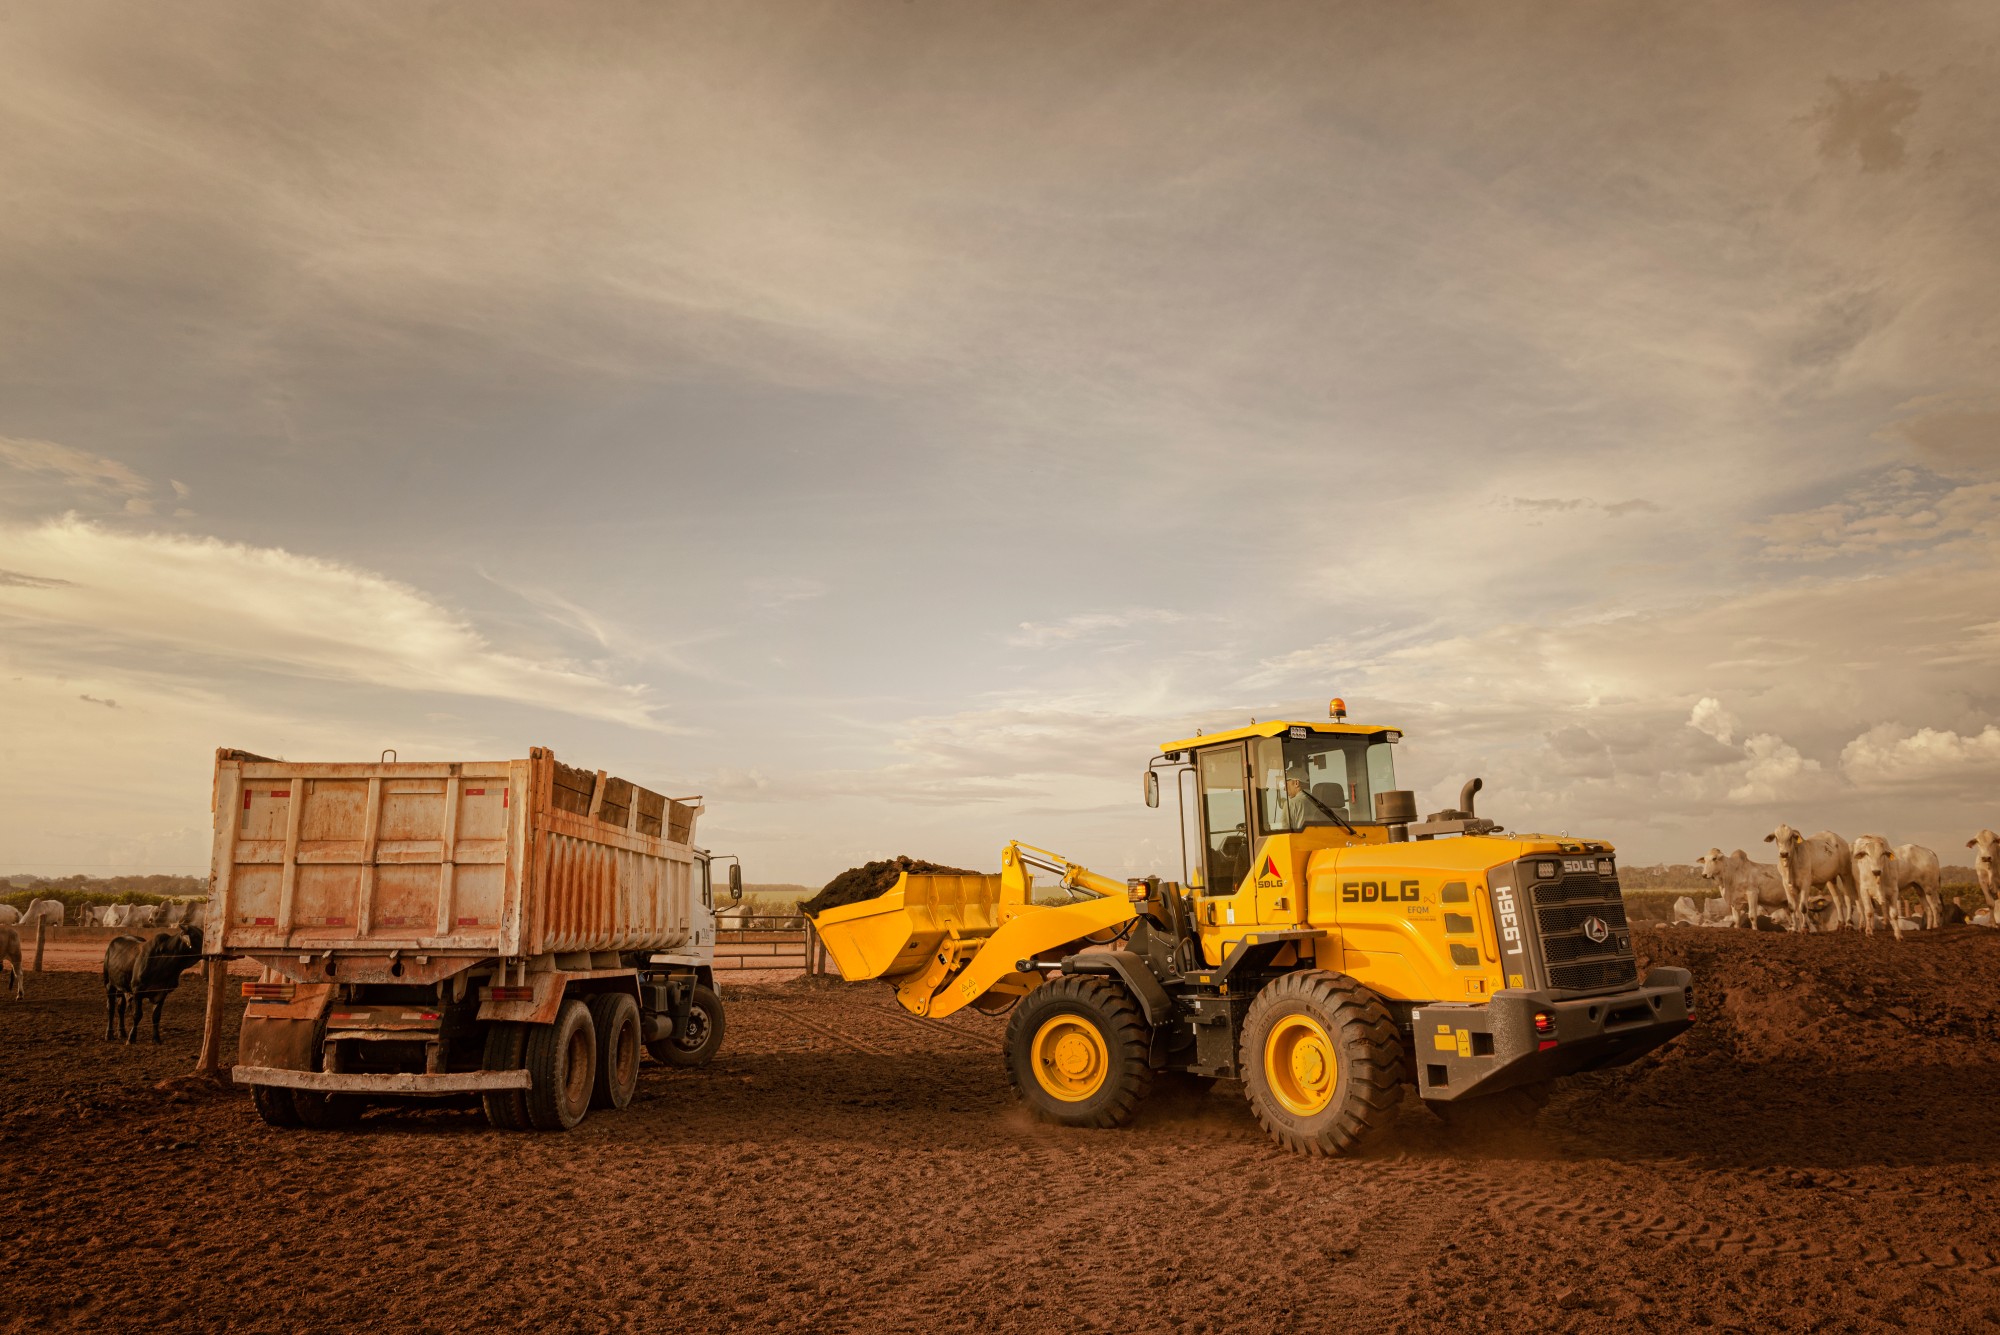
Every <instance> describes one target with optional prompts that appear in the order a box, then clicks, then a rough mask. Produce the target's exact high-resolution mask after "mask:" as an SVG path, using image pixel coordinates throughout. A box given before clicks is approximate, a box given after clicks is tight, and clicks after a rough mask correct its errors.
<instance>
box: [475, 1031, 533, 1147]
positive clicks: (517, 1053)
mask: <svg viewBox="0 0 2000 1335" xmlns="http://www.w3.org/2000/svg"><path fill="white" fill-rule="evenodd" d="M527 1064H528V1027H527V1026H526V1025H524V1024H516V1023H514V1022H512V1021H508V1020H497V1021H494V1022H493V1023H491V1024H488V1025H487V1026H486V1048H485V1053H484V1055H483V1057H482V1059H481V1060H480V1063H479V1065H480V1069H481V1070H486V1071H518V1070H520V1069H521V1068H522V1067H524V1066H526V1065H527ZM479 1106H480V1108H481V1109H482V1110H483V1111H484V1112H485V1113H486V1124H487V1125H488V1126H490V1127H492V1128H493V1129H494V1130H496V1131H526V1130H527V1129H528V1091H527V1090H525V1089H490V1090H487V1091H486V1092H484V1093H482V1094H481V1095H480V1096H479Z"/></svg>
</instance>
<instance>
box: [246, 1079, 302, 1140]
mask: <svg viewBox="0 0 2000 1335" xmlns="http://www.w3.org/2000/svg"><path fill="white" fill-rule="evenodd" d="M250 1102H252V1103H253V1104H255V1105H256V1106H257V1115H258V1116H259V1117H261V1118H263V1119H264V1125H265V1126H275V1127H280V1128H283V1129H285V1130H290V1129H291V1128H293V1127H296V1126H298V1125H299V1110H298V1107H297V1106H296V1105H295V1104H293V1102H292V1091H291V1090H289V1089H287V1088H286V1087H285V1086H283V1085H252V1086H250Z"/></svg>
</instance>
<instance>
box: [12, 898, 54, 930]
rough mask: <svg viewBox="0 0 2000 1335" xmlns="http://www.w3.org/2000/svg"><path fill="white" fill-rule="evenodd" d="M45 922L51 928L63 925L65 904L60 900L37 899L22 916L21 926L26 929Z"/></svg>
mask: <svg viewBox="0 0 2000 1335" xmlns="http://www.w3.org/2000/svg"><path fill="white" fill-rule="evenodd" d="M44 922H45V923H47V924H48V925H49V926H51V927H60V926H62V925H63V902H62V901H61V900H60V899H37V900H35V901H34V902H32V903H30V904H29V905H28V911H27V912H26V913H23V914H22V915H21V926H22V927H24V928H26V927H33V926H34V925H35V924H37V923H44Z"/></svg>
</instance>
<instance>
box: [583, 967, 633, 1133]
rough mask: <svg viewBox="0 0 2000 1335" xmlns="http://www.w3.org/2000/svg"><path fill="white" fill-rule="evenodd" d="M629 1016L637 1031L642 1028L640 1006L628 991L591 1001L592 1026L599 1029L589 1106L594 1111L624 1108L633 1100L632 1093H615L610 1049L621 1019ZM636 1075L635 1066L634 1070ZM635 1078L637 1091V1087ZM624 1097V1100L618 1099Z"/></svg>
mask: <svg viewBox="0 0 2000 1335" xmlns="http://www.w3.org/2000/svg"><path fill="white" fill-rule="evenodd" d="M627 1012H629V1013H630V1016H631V1018H630V1020H629V1021H625V1022H626V1023H629V1024H630V1025H631V1026H632V1028H633V1030H634V1031H635V1032H636V1031H637V1030H638V1028H639V1003H638V1002H636V1001H634V1000H633V999H632V997H631V994H630V993H627V992H600V993H598V994H597V995H596V996H594V997H592V998H591V999H590V1023H591V1025H592V1026H593V1027H594V1028H595V1029H596V1030H597V1071H596V1073H595V1075H594V1077H593V1078H592V1080H591V1084H590V1106H591V1107H593V1108H623V1107H625V1106H626V1105H627V1104H629V1103H631V1101H632V1094H633V1092H634V1091H633V1090H630V1089H628V1090H623V1091H620V1090H616V1089H613V1088H612V1085H611V1082H612V1080H613V1079H614V1078H615V1076H614V1075H613V1072H612V1063H611V1056H612V1052H611V1048H612V1043H613V1041H614V1040H615V1039H616V1037H617V1026H618V1024H619V1023H620V1020H621V1018H622V1017H623V1016H624V1015H625V1014H626V1013H627ZM633 1073H634V1076H635V1077H636V1075H637V1067H636V1065H635V1066H634V1068H633ZM637 1083H638V1082H637V1080H636V1078H635V1079H634V1082H633V1084H634V1088H635V1089H636V1087H637ZM621 1092H622V1093H623V1094H624V1098H623V1099H622V1100H621V1099H620V1098H619V1097H618V1096H619V1094H620V1093H621Z"/></svg>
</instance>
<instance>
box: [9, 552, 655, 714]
mask: <svg viewBox="0 0 2000 1335" xmlns="http://www.w3.org/2000/svg"><path fill="white" fill-rule="evenodd" d="M0 559H5V560H7V561H9V562H14V563H18V564H20V565H25V566H29V567H31V568H34V569H37V570H42V571H50V572H59V573H57V574H56V575H55V578H56V579H58V580H59V581H60V582H59V583H58V584H55V585H53V586H44V587H31V588H22V587H20V586H8V587H0V619H5V621H7V622H8V623H10V638H11V639H12V640H13V641H14V646H15V648H16V650H17V651H23V645H24V644H25V643H26V642H27V641H29V640H30V639H32V638H33V637H35V636H36V634H37V633H38V632H41V633H45V634H44V636H43V643H45V644H46V643H49V637H50V636H53V637H55V639H57V640H60V639H61V638H62V637H64V636H67V635H70V634H71V633H73V632H87V633H88V636H89V640H90V642H91V643H93V644H96V645H98V646H101V648H100V649H99V651H98V652H99V653H100V654H102V655H105V656H112V657H119V656H122V657H124V658H125V659H126V660H128V661H129V660H131V659H133V658H135V657H140V658H143V657H144V656H146V655H148V654H151V653H154V652H156V651H157V650H159V649H162V648H166V649H171V650H172V651H173V652H174V653H176V654H179V655H183V656H185V657H186V658H188V659H190V660H192V661H195V662H217V661H220V662H226V663H229V664H232V665H234V666H235V667H237V668H239V669H261V670H264V671H271V672H280V673H285V674H289V675H294V676H307V677H320V678H326V679H330V680H340V681H351V682H359V683H365V684H368V685H372V686H376V687H382V688H387V689H391V690H400V691H436V692H442V693H445V694H454V695H467V696H483V697H489V698H494V699H502V700H512V701H517V702H521V703H526V704H535V705H539V706H542V707H545V708H549V709H554V710H559V711H564V712H569V713H576V714H583V715H587V716H591V717H597V718H604V719H611V720H615V721H617V722H621V723H625V724H628V725H632V726H637V727H645V728H658V727H661V726H662V725H661V723H660V722H659V720H658V719H657V718H656V717H655V713H654V710H653V708H652V707H651V706H650V705H649V704H648V702H647V698H646V697H647V692H646V690H645V689H644V688H643V687H640V686H636V685H624V684H619V683H616V682H613V681H610V680H606V679H604V678H601V677H598V676H595V675H593V674H592V673H590V672H589V671H587V670H584V669H581V668H578V667H576V666H574V665H571V664H567V663H561V662H541V661H534V660H529V659H524V658H521V657H519V656H517V655H514V654H511V653H509V652H507V651H506V650H505V649H504V648H501V647H500V646H497V645H494V644H492V643H489V642H488V641H487V639H486V638H485V637H484V636H483V635H481V634H480V633H479V632H478V631H477V630H475V629H474V628H473V627H472V626H471V625H470V624H468V623H467V622H466V621H465V620H464V619H463V618H462V617H460V616H459V615H457V614H455V613H453V612H451V611H449V610H448V609H446V608H444V607H442V606H440V605H439V604H438V603H437V602H435V601H433V600H432V599H430V598H429V597H427V596H426V595H424V594H423V593H421V592H420V591H418V590H416V589H414V588H412V587H410V586H409V585H406V584H402V583H399V582H397V581H395V580H391V579H388V578H385V577H384V576H382V575H379V574H376V573H375V572H373V571H369V570H366V569H362V568H360V567H356V566H352V565H348V564H345V563H342V562H338V561H327V560H321V559H318V558H314V557H308V556H301V555H297V554H295V553H292V552H288V551H285V550H283V549H282V548H272V547H251V546H246V545H243V544H239V543H228V542H222V541H218V540H216V539H213V538H189V537H180V536H173V535H165V534H158V533H125V532H114V531H112V530H110V529H106V528H103V527H100V526H98V525H95V524H92V523H89V522H87V521H85V520H82V519H79V518H76V517H75V516H70V517H67V518H64V519H60V520H52V521H50V522H47V523H44V524H41V525H39V526H35V527H16V526H0ZM72 652H73V650H72Z"/></svg>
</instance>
